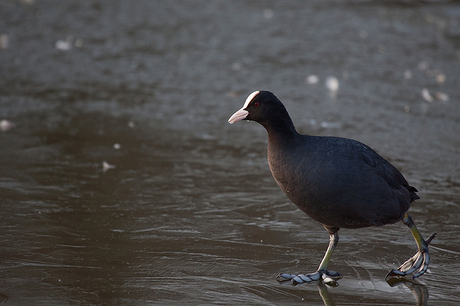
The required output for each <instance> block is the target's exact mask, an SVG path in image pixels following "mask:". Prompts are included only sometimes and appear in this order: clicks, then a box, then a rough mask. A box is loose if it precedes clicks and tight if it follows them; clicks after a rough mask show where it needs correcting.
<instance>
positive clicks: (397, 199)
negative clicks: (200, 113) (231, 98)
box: [228, 91, 435, 285]
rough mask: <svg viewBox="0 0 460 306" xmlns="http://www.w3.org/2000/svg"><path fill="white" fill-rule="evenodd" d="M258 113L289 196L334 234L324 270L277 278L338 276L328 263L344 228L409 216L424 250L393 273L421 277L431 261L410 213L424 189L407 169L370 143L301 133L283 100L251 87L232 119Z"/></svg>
mask: <svg viewBox="0 0 460 306" xmlns="http://www.w3.org/2000/svg"><path fill="white" fill-rule="evenodd" d="M243 119H246V120H253V121H256V122H258V123H260V124H261V125H262V126H263V127H264V128H265V129H266V130H267V132H268V149H267V156H268V164H269V166H270V170H271V172H272V174H273V177H274V178H275V181H276V182H277V183H278V185H279V186H280V187H281V189H282V190H283V191H284V193H285V194H286V195H287V197H288V198H289V199H290V200H291V201H292V202H293V203H294V204H295V205H297V207H299V208H300V209H301V210H302V211H304V212H305V213H306V214H307V215H308V216H310V217H311V218H312V219H314V220H316V221H318V222H319V223H321V224H322V225H323V226H324V228H325V229H326V231H327V232H328V233H329V235H330V241H329V246H328V248H327V251H326V254H325V255H324V258H323V260H322V261H321V264H320V265H319V268H318V270H317V271H316V272H315V273H312V274H300V275H295V274H288V273H280V274H279V275H278V276H277V280H278V281H280V282H282V281H287V280H290V281H291V283H292V284H293V285H295V284H299V283H304V282H311V281H315V280H319V279H322V280H323V281H324V282H325V283H329V284H336V282H335V280H337V279H340V278H342V275H341V274H340V273H338V272H334V271H331V270H328V269H327V266H328V263H329V261H330V259H331V256H332V253H333V251H334V249H335V247H336V246H337V243H338V240H339V236H338V231H339V229H340V228H341V227H343V228H363V227H368V226H381V225H385V224H392V223H395V222H398V221H400V220H402V221H403V222H404V224H405V225H407V226H408V227H409V229H410V231H411V233H412V235H413V236H414V239H415V242H416V243H417V247H418V252H417V253H416V254H415V255H414V256H413V257H412V258H410V259H409V260H407V261H406V262H405V263H403V264H402V265H401V266H400V267H399V268H398V269H394V270H391V271H390V272H389V273H388V274H387V278H390V277H404V276H406V275H411V276H412V277H413V278H416V277H418V276H420V275H422V274H423V273H425V271H426V270H427V268H428V264H429V261H430V256H429V254H428V244H429V243H430V242H431V240H432V239H433V238H434V236H435V234H433V235H431V236H430V237H429V238H428V239H427V240H424V239H423V238H422V236H421V235H420V232H419V231H418V230H417V228H416V226H415V224H414V221H413V220H412V218H411V217H410V216H409V215H408V214H407V210H408V209H409V206H410V204H411V203H412V202H413V201H414V200H416V199H419V196H418V195H417V194H416V191H417V189H415V188H414V187H412V186H409V184H408V183H407V181H406V179H405V178H404V177H403V175H402V174H401V173H400V172H399V171H398V170H397V169H396V168H395V167H394V166H393V165H391V164H390V163H389V162H388V161H386V160H385V159H384V158H383V157H381V156H380V155H378V154H377V153H376V152H375V151H374V150H372V149H371V148H370V147H368V146H366V145H365V144H363V143H361V142H359V141H356V140H351V139H346V138H340V137H319V136H309V135H301V134H299V133H297V131H296V129H295V128H294V124H293V123H292V120H291V118H290V116H289V114H288V112H287V111H286V108H285V107H284V105H283V104H282V103H281V101H280V100H278V98H277V97H276V96H275V95H274V94H273V93H271V92H268V91H255V92H253V93H251V94H250V95H249V96H248V98H247V99H246V102H245V103H244V105H243V107H242V108H241V109H240V110H238V111H237V112H236V113H234V114H233V115H232V116H231V117H230V119H229V120H228V122H230V123H234V122H237V121H240V120H243Z"/></svg>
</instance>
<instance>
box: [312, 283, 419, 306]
mask: <svg viewBox="0 0 460 306" xmlns="http://www.w3.org/2000/svg"><path fill="white" fill-rule="evenodd" d="M387 283H388V285H390V287H395V286H399V285H401V284H403V285H404V286H406V287H407V288H409V290H410V291H411V292H412V295H413V296H414V299H415V305H416V306H426V305H428V289H427V287H426V286H425V285H422V284H420V283H418V282H417V281H413V280H410V279H406V278H389V279H387ZM309 284H315V285H316V286H317V287H318V292H319V295H320V296H321V299H322V300H323V303H324V305H325V306H335V305H336V304H335V303H334V301H333V299H332V296H331V294H330V293H329V290H328V287H331V286H329V285H326V284H324V283H323V282H322V281H316V282H311V283H309ZM309 284H305V285H306V286H308V285H309Z"/></svg>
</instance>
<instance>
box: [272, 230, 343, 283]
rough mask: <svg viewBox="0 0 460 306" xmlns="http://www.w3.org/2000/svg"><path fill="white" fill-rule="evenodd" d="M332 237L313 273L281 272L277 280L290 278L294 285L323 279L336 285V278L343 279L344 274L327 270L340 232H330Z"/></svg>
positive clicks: (282, 280) (281, 280)
mask: <svg viewBox="0 0 460 306" xmlns="http://www.w3.org/2000/svg"><path fill="white" fill-rule="evenodd" d="M329 235H330V239H329V246H328V247H327V251H326V254H324V257H323V260H322V261H321V264H320V265H319V267H318V270H317V271H316V272H315V273H312V274H299V275H296V274H288V273H280V274H278V276H277V277H276V280H277V281H279V282H284V281H288V280H290V281H291V283H292V285H297V284H302V283H306V282H311V281H317V280H319V279H322V280H323V282H324V283H326V284H329V285H332V286H336V285H337V283H336V281H335V280H336V279H341V278H342V274H340V273H338V272H335V271H329V270H327V265H328V264H329V261H330V260H331V257H332V253H333V252H334V249H335V247H336V246H337V243H338V242H339V234H338V233H337V232H333V233H332V232H330V233H329Z"/></svg>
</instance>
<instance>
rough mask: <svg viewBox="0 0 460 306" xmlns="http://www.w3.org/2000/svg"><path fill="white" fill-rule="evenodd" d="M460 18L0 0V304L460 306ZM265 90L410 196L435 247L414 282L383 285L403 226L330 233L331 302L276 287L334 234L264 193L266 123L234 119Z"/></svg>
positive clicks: (434, 11)
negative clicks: (375, 164) (359, 153)
mask: <svg viewBox="0 0 460 306" xmlns="http://www.w3.org/2000/svg"><path fill="white" fill-rule="evenodd" d="M459 24H460V6H459V5H458V4H455V3H445V4H439V5H428V4H423V3H422V4H420V3H416V2H411V1H401V2H392V3H391V4H387V5H385V4H380V3H377V2H374V1H361V2H349V1H347V2H345V1H318V2H303V1H289V2H286V3H285V2H274V1H238V2H227V1H212V2H207V1H187V2H183V1H158V2H157V1H130V2H121V1H66V2H58V1H1V2H0V35H1V37H2V38H1V39H0V48H1V49H0V61H1V68H0V74H1V78H0V105H1V108H0V120H7V121H4V124H2V125H1V126H5V127H6V128H5V131H3V132H0V139H1V141H0V146H1V148H0V165H1V168H0V169H2V170H1V175H0V199H1V206H0V218H1V219H0V220H1V223H0V234H1V240H0V254H1V258H2V265H1V272H2V273H1V276H0V301H1V302H3V303H4V304H5V305H82V304H83V305H98V304H110V305H126V304H133V305H147V304H155V305H157V304H160V305H171V304H172V305H174V304H177V305H179V304H180V305H183V304H224V305H232V304H244V305H283V304H294V305H295V304H307V305H323V304H325V305H350V304H366V305H395V304H398V305H424V304H431V305H458V303H459V302H460V287H459V282H458V274H459V271H460V265H459V264H458V262H459V259H460V247H459V245H460V239H459V233H460V227H459V224H460V210H459V203H460V179H459V177H460V162H459V156H460V136H459V135H460V123H459V122H460V109H459V108H460V104H459V99H460V92H459V90H458V88H460V87H459V85H460V84H459V79H460V69H459V64H460V63H459V61H460V58H459V54H460V50H459V48H460V44H459V42H460V40H459V37H460V36H459V33H460V26H459ZM311 75H315V76H316V78H317V82H313V84H311V82H307V79H308V77H309V76H311ZM328 77H333V78H336V80H337V81H338V84H336V85H338V89H337V91H332V92H331V91H330V90H329V89H328V88H327V87H326V85H325V82H326V80H327V79H328ZM311 79H315V78H310V80H311ZM258 89H268V90H271V91H273V92H274V93H275V94H276V95H277V96H278V97H279V98H280V99H281V100H282V101H284V102H285V105H286V106H287V108H288V110H289V111H290V113H291V115H292V117H293V121H294V123H295V124H296V126H297V129H298V130H299V131H300V132H302V133H309V134H313V135H336V136H343V137H349V138H354V139H358V140H360V141H363V142H365V143H367V144H368V145H370V146H371V147H373V148H374V149H375V150H377V151H378V152H379V153H381V154H382V155H383V156H384V157H386V158H387V159H388V160H390V161H391V162H392V163H393V164H394V165H396V166H397V167H398V168H399V169H400V170H401V171H402V172H403V174H404V175H405V177H406V178H407V179H408V181H409V182H410V184H411V185H413V186H415V187H417V188H418V189H419V191H420V192H419V195H420V197H421V199H420V200H419V201H417V202H416V203H414V204H413V205H412V208H411V210H410V212H411V215H412V217H413V218H414V220H415V222H416V224H417V226H418V227H419V229H420V231H421V232H422V234H423V235H424V236H425V237H428V236H429V234H431V233H433V232H437V233H438V235H437V237H436V239H435V240H434V241H433V242H432V246H431V249H430V253H431V256H432V262H431V265H430V269H429V271H428V272H427V273H426V274H425V275H424V276H422V277H420V278H419V279H418V282H417V283H409V282H407V283H400V284H396V285H395V286H393V287H391V286H390V285H389V284H387V282H386V281H385V280H384V276H385V274H386V273H387V271H388V270H390V269H391V268H395V267H397V266H399V264H401V263H402V262H403V261H404V260H406V259H407V258H409V257H410V256H411V255H412V254H413V253H414V252H415V250H416V247H415V243H414V241H413V238H412V237H411V235H410V233H409V230H408V229H407V228H406V227H405V226H404V225H403V224H402V223H398V224H395V225H391V226H385V227H382V228H370V229H366V230H341V231H340V242H339V245H338V248H337V250H336V252H335V253H334V256H333V258H332V261H331V264H330V268H331V269H332V270H336V271H340V272H341V273H342V274H343V275H344V278H343V279H342V280H340V281H339V286H338V287H336V288H327V287H324V286H321V285H319V284H318V285H317V284H304V285H300V286H296V287H292V286H290V285H284V284H283V285H280V284H278V283H277V282H276V281H275V276H276V275H277V274H278V273H279V272H290V273H298V272H302V273H308V272H313V271H314V270H315V269H316V267H317V266H318V264H319V262H320V260H321V258H322V256H323V254H324V251H325V249H326V247H327V243H328V235H327V233H326V232H325V230H324V229H323V228H322V226H321V225H319V224H317V223H315V222H314V221H312V220H311V219H309V218H308V217H307V216H305V215H304V214H303V213H302V212H300V211H299V210H298V209H297V208H296V207H295V206H294V205H293V204H292V203H290V202H289V201H288V200H287V198H286V197H285V196H284V194H282V192H281V191H280V190H279V188H278V187H277V186H276V184H275V183H274V181H273V179H272V178H271V175H270V172H269V170H268V165H267V162H266V155H265V147H266V132H265V131H264V130H263V128H262V127H260V126H259V125H257V124H254V123H251V124H245V123H238V124H234V125H229V124H228V123H227V119H228V117H229V116H230V115H231V114H232V113H233V112H234V111H236V110H237V109H239V108H240V107H241V106H242V105H243V102H244V100H245V98H246V96H247V95H248V94H249V93H251V92H252V91H254V90H258ZM424 89H425V90H424ZM427 91H428V94H429V96H427ZM429 97H431V99H430V98H429ZM430 100H431V102H430ZM104 161H105V162H107V163H108V164H110V165H113V166H114V168H110V169H104V167H103V162H104ZM428 296H429V297H428Z"/></svg>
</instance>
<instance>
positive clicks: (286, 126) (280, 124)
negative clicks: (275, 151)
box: [264, 115, 300, 144]
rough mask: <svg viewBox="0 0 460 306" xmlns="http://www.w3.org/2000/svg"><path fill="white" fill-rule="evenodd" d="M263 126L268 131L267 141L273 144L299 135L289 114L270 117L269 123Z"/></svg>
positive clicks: (290, 139)
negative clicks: (274, 117)
mask: <svg viewBox="0 0 460 306" xmlns="http://www.w3.org/2000/svg"><path fill="white" fill-rule="evenodd" d="M264 127H265V129H266V130H267V132H268V141H269V142H271V143H273V144H274V143H283V142H285V141H292V139H295V138H296V137H298V136H299V135H300V134H299V133H297V131H296V129H295V127H294V123H292V120H291V118H290V117H289V115H287V116H281V117H278V118H276V119H272V120H270V121H269V124H264Z"/></svg>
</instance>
